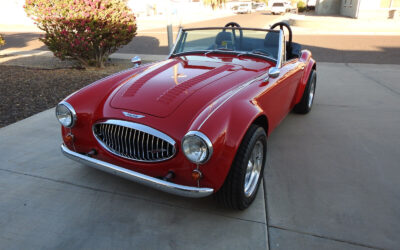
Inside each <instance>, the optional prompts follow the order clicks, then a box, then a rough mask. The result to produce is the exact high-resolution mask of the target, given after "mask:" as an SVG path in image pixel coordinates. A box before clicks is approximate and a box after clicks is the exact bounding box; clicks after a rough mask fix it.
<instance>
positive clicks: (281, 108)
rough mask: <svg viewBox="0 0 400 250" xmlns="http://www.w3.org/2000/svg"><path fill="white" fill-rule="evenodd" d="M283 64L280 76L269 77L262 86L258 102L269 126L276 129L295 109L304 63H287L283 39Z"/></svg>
mask: <svg viewBox="0 0 400 250" xmlns="http://www.w3.org/2000/svg"><path fill="white" fill-rule="evenodd" d="M282 41H283V44H282V52H281V53H282V63H281V67H279V76H278V77H276V78H272V77H269V79H268V80H267V81H265V82H264V83H262V84H261V85H260V87H261V88H263V91H262V93H261V95H260V96H259V97H258V98H257V99H258V100H257V102H258V103H259V104H260V106H261V108H262V109H263V110H264V112H265V113H266V115H267V117H268V121H269V126H270V128H271V129H274V128H275V127H276V126H277V125H278V124H279V123H280V122H281V121H282V120H283V119H284V118H285V116H286V115H287V114H288V113H289V112H290V110H291V109H292V108H293V98H294V95H295V93H296V90H297V87H298V85H299V82H300V78H301V76H302V71H303V69H304V63H302V62H300V61H299V60H298V58H295V59H292V60H289V61H286V53H285V50H286V49H285V46H284V45H285V40H284V39H282Z"/></svg>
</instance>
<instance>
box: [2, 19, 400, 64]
mask: <svg viewBox="0 0 400 250" xmlns="http://www.w3.org/2000/svg"><path fill="white" fill-rule="evenodd" d="M277 18H281V17H277V16H274V15H270V14H269V13H263V12H256V13H252V14H243V15H235V16H230V17H223V18H218V19H213V20H208V21H202V22H197V23H191V24H188V25H185V27H210V26H224V25H225V24H226V23H228V22H237V23H239V24H240V25H241V26H243V27H256V28H267V27H268V25H272V24H273V23H275V22H276V20H277ZM177 31H178V27H175V28H174V36H175V35H176V33H177ZM38 37H39V34H37V33H5V38H6V41H7V44H6V45H5V46H4V47H3V49H16V50H33V49H35V50H47V49H46V46H44V45H43V43H42V42H40V41H39V40H38ZM293 41H294V42H297V43H300V44H302V45H303V48H305V49H309V50H311V51H312V53H313V56H314V58H316V60H317V61H319V62H339V63H372V64H400V36H394V35H349V34H341V35H339V34H332V35H327V34H296V33H294V35H293ZM168 52H169V49H168V40H167V33H166V28H157V29H151V30H141V31H139V32H138V35H137V36H136V37H135V38H134V39H133V40H132V41H131V42H130V43H129V44H127V45H125V46H124V47H122V48H121V49H120V50H119V51H118V53H129V54H135V53H137V54H152V55H154V54H155V55H167V54H168Z"/></svg>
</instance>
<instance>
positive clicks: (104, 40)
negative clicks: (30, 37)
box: [24, 0, 136, 67]
mask: <svg viewBox="0 0 400 250" xmlns="http://www.w3.org/2000/svg"><path fill="white" fill-rule="evenodd" d="M24 8H25V11H26V13H27V14H28V16H30V17H31V18H32V19H33V20H34V21H35V23H36V24H37V25H38V27H39V28H40V29H41V30H43V31H45V35H44V36H42V37H41V38H40V40H41V41H42V42H43V43H44V44H46V45H47V47H48V48H49V49H50V50H51V51H52V52H53V53H54V55H55V56H56V57H58V58H60V59H61V60H64V59H65V58H67V57H71V58H73V59H76V60H77V61H78V62H79V63H80V64H81V65H82V66H83V67H87V66H93V65H94V66H97V67H104V62H105V61H106V60H107V58H108V56H109V55H110V54H112V53H113V52H115V51H116V50H117V49H118V48H119V47H121V46H122V45H125V44H127V43H129V42H130V41H131V40H132V38H133V37H135V35H136V18H135V16H134V14H133V13H132V12H131V10H130V9H129V8H128V6H127V5H126V0H52V1H48V0H26V1H25V6H24Z"/></svg>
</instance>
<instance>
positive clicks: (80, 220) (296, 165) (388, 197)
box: [0, 63, 400, 249]
mask: <svg viewBox="0 0 400 250" xmlns="http://www.w3.org/2000/svg"><path fill="white" fill-rule="evenodd" d="M317 68H318V85H317V94H316V100H315V106H314V108H313V110H312V112H311V113H310V114H308V115H305V116H303V115H295V114H290V115H289V116H288V117H287V118H286V119H285V120H284V121H283V122H282V124H281V125H280V126H279V127H278V128H277V130H276V131H275V132H274V133H272V135H271V137H270V139H269V158H268V166H267V169H266V171H265V185H264V186H265V187H266V192H264V190H263V189H262V190H260V191H261V192H259V193H258V196H257V198H256V201H255V203H254V204H253V205H252V206H251V207H250V208H249V209H248V210H246V211H244V212H235V211H229V210H227V209H223V208H221V207H219V206H218V205H217V204H216V203H215V201H214V200H213V199H212V198H206V199H201V200H193V199H186V198H180V197H175V196H172V195H168V194H165V193H161V192H158V191H155V190H152V189H148V188H146V187H143V186H140V185H137V184H135V183H131V182H129V181H126V180H124V179H120V178H118V177H115V176H112V175H109V174H105V173H102V172H100V171H97V170H95V169H91V168H89V167H85V166H83V165H80V164H78V163H75V162H72V161H70V160H69V159H67V158H65V157H63V156H62V155H61V153H60V150H59V144H60V142H61V138H60V135H59V134H60V131H59V130H60V128H59V125H58V123H57V121H56V120H55V117H54V110H48V111H45V112H43V113H40V114H37V115H35V116H33V117H30V118H28V119H26V120H23V121H20V122H18V123H16V124H13V125H10V126H8V127H5V128H2V129H0V159H1V162H0V249H27V248H31V249H54V248H60V249H76V248H84V249H267V248H268V246H269V247H270V249H370V248H373V249H381V248H385V249H396V248H398V246H399V245H400V238H399V237H398V235H400V225H399V221H400V209H399V208H400V196H399V194H400V168H399V166H400V164H399V162H400V145H399V144H400V98H399V95H400V85H399V84H398V79H399V77H400V74H399V72H400V66H397V65H378V66H377V65H365V64H364V65H363V64H333V63H320V64H318V66H317ZM265 204H267V209H266V208H265ZM267 224H268V225H267ZM268 236H269V241H268Z"/></svg>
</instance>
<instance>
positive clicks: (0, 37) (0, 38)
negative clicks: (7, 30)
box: [0, 35, 6, 46]
mask: <svg viewBox="0 0 400 250" xmlns="http://www.w3.org/2000/svg"><path fill="white" fill-rule="evenodd" d="M4 44H6V42H5V41H4V39H3V37H2V36H1V35H0V46H3V45H4Z"/></svg>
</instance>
